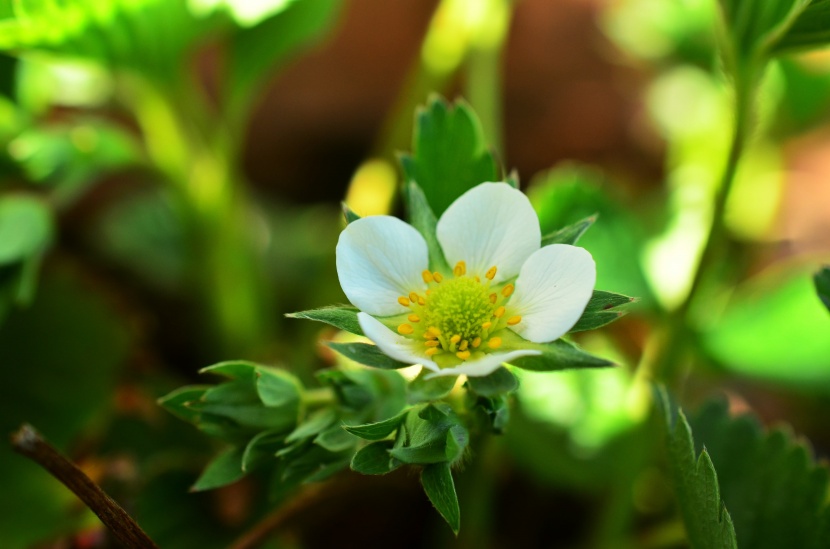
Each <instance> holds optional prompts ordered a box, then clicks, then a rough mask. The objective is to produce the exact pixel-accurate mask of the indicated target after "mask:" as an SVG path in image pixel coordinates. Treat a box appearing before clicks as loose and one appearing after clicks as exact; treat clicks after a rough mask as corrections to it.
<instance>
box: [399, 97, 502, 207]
mask: <svg viewBox="0 0 830 549" xmlns="http://www.w3.org/2000/svg"><path fill="white" fill-rule="evenodd" d="M412 141H413V142H412V151H413V152H412V154H411V155H401V157H400V162H401V167H402V168H403V173H404V177H405V180H406V181H415V182H417V183H418V185H420V186H421V189H423V191H424V195H425V196H426V198H427V200H428V202H429V204H430V205H431V206H432V211H433V212H435V215H437V216H439V217H440V215H441V214H442V213H444V210H446V209H447V208H448V207H449V205H450V204H452V203H453V202H454V201H455V199H456V198H458V197H459V196H461V195H462V194H464V193H465V192H467V191H468V190H470V189H472V188H473V187H475V186H476V185H478V184H480V183H484V182H487V181H500V180H501V177H500V175H501V169H500V167H499V165H498V163H497V162H496V159H495V157H494V156H493V154H492V152H491V151H490V150H489V149H488V148H487V146H486V143H485V139H484V131H483V130H482V128H481V123H480V122H479V120H478V118H477V117H476V115H475V113H474V112H473V110H472V108H470V106H469V105H468V104H467V103H466V102H464V101H460V100H459V101H456V102H455V104H454V105H450V104H449V103H447V101H446V100H445V99H443V98H442V97H440V96H437V95H435V96H432V97H431V98H430V99H429V101H428V103H427V105H426V106H425V107H421V108H419V109H418V111H417V113H416V116H415V130H414V135H413V140H412Z"/></svg>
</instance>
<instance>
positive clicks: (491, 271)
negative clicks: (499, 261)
mask: <svg viewBox="0 0 830 549" xmlns="http://www.w3.org/2000/svg"><path fill="white" fill-rule="evenodd" d="M484 276H486V277H487V278H488V279H489V280H493V279H494V278H496V266H495V265H493V266H492V267H490V268H489V269H488V270H487V273H486V274H485V275H484Z"/></svg>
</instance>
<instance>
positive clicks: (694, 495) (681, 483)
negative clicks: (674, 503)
mask: <svg viewBox="0 0 830 549" xmlns="http://www.w3.org/2000/svg"><path fill="white" fill-rule="evenodd" d="M657 400H658V404H659V405H660V407H661V411H662V415H663V419H664V425H665V428H666V448H667V454H668V457H669V467H670V469H671V474H672V479H673V483H674V490H675V494H676V496H677V500H678V503H679V504H680V511H681V514H682V515H683V522H684V523H685V525H686V533H687V535H688V537H689V542H690V543H691V545H692V547H693V548H694V549H737V547H738V545H737V542H736V541H735V528H734V527H733V525H732V519H731V518H730V516H729V512H728V511H727V510H726V506H725V505H724V503H723V501H722V500H721V497H720V491H719V488H718V476H717V473H716V472H715V467H714V466H713V465H712V460H711V458H710V457H709V454H708V453H707V452H706V450H703V452H701V454H700V458H698V459H695V448H694V443H693V442H692V431H691V429H690V427H689V423H688V422H687V421H686V417H685V416H684V415H683V412H682V411H681V410H679V409H678V408H676V407H675V406H674V404H672V403H671V401H670V400H669V396H668V394H667V393H666V391H665V389H662V388H660V389H658V390H657ZM742 547H743V545H742Z"/></svg>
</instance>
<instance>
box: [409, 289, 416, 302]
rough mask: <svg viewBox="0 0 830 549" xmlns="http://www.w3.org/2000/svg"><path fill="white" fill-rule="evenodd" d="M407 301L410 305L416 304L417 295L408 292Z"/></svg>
mask: <svg viewBox="0 0 830 549" xmlns="http://www.w3.org/2000/svg"><path fill="white" fill-rule="evenodd" d="M409 301H411V302H412V303H418V294H416V293H415V292H409Z"/></svg>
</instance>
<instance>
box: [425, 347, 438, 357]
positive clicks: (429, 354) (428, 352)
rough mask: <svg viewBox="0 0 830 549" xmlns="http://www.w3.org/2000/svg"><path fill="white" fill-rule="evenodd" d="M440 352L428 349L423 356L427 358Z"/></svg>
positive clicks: (436, 349)
mask: <svg viewBox="0 0 830 549" xmlns="http://www.w3.org/2000/svg"><path fill="white" fill-rule="evenodd" d="M440 352H441V349H439V348H437V347H430V348H429V349H427V350H426V351H425V352H424V354H425V355H427V356H432V355H435V354H438V353H440Z"/></svg>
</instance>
